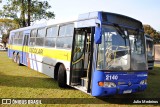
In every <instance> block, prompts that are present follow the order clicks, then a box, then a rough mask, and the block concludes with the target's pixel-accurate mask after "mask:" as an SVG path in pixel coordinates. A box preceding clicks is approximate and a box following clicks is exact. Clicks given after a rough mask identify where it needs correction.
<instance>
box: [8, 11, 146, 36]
mask: <svg viewBox="0 0 160 107" xmlns="http://www.w3.org/2000/svg"><path fill="white" fill-rule="evenodd" d="M95 19H98V20H100V21H101V22H109V23H116V24H119V25H123V26H130V27H134V28H140V29H142V28H143V26H142V23H141V22H140V21H138V20H136V19H133V18H131V17H128V16H125V15H121V14H116V13H110V12H103V11H95V12H88V13H84V14H80V15H79V16H78V19H77V20H72V21H68V22H62V23H53V24H49V25H48V24H47V23H46V24H45V25H44V24H40V25H36V26H29V27H24V28H20V29H16V30H12V31H11V33H14V32H17V31H23V30H30V29H34V28H40V27H49V26H54V25H63V24H67V23H75V27H87V26H95V25H96V20H95ZM86 20H87V22H85V21H86ZM87 24H88V25H87Z"/></svg>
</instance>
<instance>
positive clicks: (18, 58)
mask: <svg viewBox="0 0 160 107" xmlns="http://www.w3.org/2000/svg"><path fill="white" fill-rule="evenodd" d="M16 62H17V64H18V65H19V66H20V65H21V63H20V56H19V54H18V55H17V56H16Z"/></svg>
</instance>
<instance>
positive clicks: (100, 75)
mask: <svg viewBox="0 0 160 107" xmlns="http://www.w3.org/2000/svg"><path fill="white" fill-rule="evenodd" d="M93 73H94V74H93V79H92V82H93V83H92V93H91V94H92V95H93V96H107V95H114V94H125V93H134V92H138V91H143V90H145V89H146V87H147V84H140V82H141V81H142V80H146V79H147V72H132V73H129V72H128V73H127V72H103V71H97V70H96V71H94V72H93ZM98 82H113V83H115V84H116V87H106V86H99V85H98Z"/></svg>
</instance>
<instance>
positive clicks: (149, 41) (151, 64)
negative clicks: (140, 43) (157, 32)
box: [145, 34, 155, 70]
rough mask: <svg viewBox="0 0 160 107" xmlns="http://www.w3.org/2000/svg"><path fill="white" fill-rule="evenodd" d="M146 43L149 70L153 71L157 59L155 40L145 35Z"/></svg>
mask: <svg viewBox="0 0 160 107" xmlns="http://www.w3.org/2000/svg"><path fill="white" fill-rule="evenodd" d="M145 41H146V54H147V61H148V70H152V69H153V67H154V57H155V49H154V42H153V38H152V37H151V36H149V35H147V34H145Z"/></svg>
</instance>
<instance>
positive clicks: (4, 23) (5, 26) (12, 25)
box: [0, 19, 19, 45]
mask: <svg viewBox="0 0 160 107" xmlns="http://www.w3.org/2000/svg"><path fill="white" fill-rule="evenodd" d="M16 28H19V25H18V23H17V22H16V21H14V20H11V19H0V31H1V34H2V42H3V43H4V45H6V43H7V39H8V37H9V32H10V31H11V30H13V29H16Z"/></svg>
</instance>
